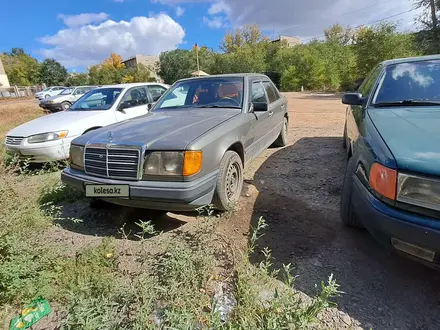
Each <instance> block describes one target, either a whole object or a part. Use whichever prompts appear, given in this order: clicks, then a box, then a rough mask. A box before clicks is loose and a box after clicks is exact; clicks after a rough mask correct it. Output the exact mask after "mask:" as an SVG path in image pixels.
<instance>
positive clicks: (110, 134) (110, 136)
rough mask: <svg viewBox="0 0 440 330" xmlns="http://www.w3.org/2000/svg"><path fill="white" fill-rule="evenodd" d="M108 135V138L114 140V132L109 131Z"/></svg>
mask: <svg viewBox="0 0 440 330" xmlns="http://www.w3.org/2000/svg"><path fill="white" fill-rule="evenodd" d="M107 137H108V140H109V141H110V142H112V140H113V133H112V131H109V132H108V133H107Z"/></svg>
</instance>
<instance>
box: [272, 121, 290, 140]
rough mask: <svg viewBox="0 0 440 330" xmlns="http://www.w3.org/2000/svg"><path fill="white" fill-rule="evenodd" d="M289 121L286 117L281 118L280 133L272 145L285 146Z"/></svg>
mask: <svg viewBox="0 0 440 330" xmlns="http://www.w3.org/2000/svg"><path fill="white" fill-rule="evenodd" d="M288 126H289V122H288V120H287V118H286V117H284V119H283V126H282V127H281V132H280V135H278V138H277V139H276V140H275V142H274V143H273V146H274V147H285V146H286V145H287V130H288Z"/></svg>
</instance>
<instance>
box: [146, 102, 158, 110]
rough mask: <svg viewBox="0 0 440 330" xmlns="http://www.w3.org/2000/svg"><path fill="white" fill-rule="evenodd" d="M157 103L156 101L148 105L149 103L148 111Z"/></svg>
mask: <svg viewBox="0 0 440 330" xmlns="http://www.w3.org/2000/svg"><path fill="white" fill-rule="evenodd" d="M155 104H156V102H154V103H148V105H147V108H148V111H150V110H151V109H153V107H154V105H155Z"/></svg>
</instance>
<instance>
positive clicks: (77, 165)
mask: <svg viewBox="0 0 440 330" xmlns="http://www.w3.org/2000/svg"><path fill="white" fill-rule="evenodd" d="M69 161H70V167H71V168H73V169H77V170H82V169H84V147H83V146H77V145H74V144H71V145H70V155H69Z"/></svg>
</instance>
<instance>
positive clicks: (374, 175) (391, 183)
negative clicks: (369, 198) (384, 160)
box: [370, 163, 397, 200]
mask: <svg viewBox="0 0 440 330" xmlns="http://www.w3.org/2000/svg"><path fill="white" fill-rule="evenodd" d="M370 186H371V188H373V189H374V190H375V191H376V192H377V193H379V194H380V195H382V196H384V197H386V198H388V199H391V200H395V199H396V190H397V171H396V170H393V169H391V168H388V167H385V166H383V165H380V164H378V163H374V164H373V166H371V170H370Z"/></svg>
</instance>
